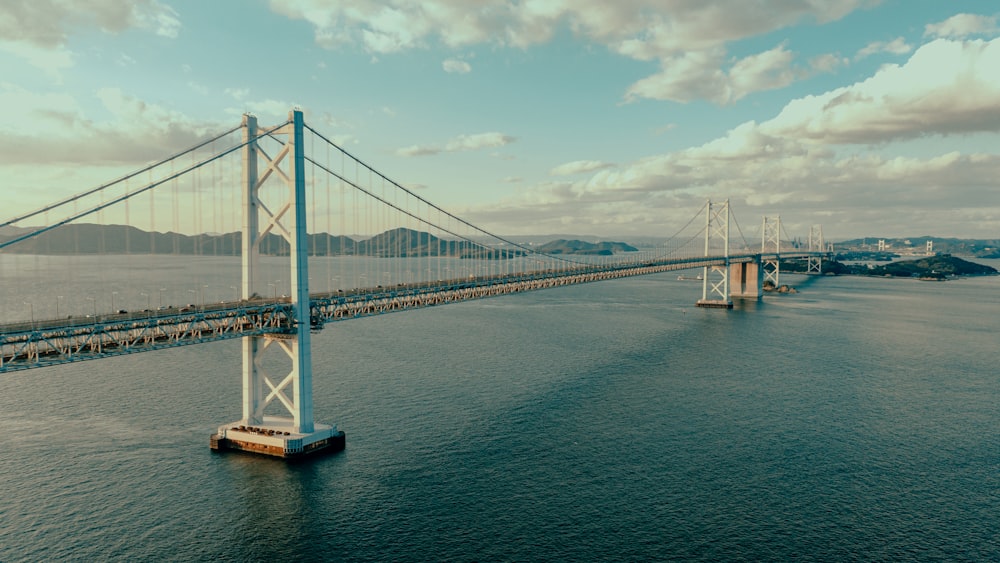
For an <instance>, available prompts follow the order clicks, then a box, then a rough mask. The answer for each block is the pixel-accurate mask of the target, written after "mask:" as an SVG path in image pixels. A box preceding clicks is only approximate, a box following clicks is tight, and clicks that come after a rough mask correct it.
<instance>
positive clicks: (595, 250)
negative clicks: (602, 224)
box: [535, 239, 638, 256]
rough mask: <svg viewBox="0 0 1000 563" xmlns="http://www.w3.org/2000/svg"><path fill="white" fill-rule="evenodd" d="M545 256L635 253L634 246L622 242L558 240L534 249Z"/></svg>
mask: <svg viewBox="0 0 1000 563" xmlns="http://www.w3.org/2000/svg"><path fill="white" fill-rule="evenodd" d="M535 250H537V251H538V252H544V253H545V254H588V255H597V256H610V255H612V254H615V253H618V252H637V251H638V249H637V248H635V247H634V246H631V245H628V244H625V243H624V242H597V243H593V242H584V241H582V240H565V239H559V240H554V241H552V242H547V243H545V244H543V245H541V246H538V247H536V248H535Z"/></svg>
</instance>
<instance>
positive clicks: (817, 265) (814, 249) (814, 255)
mask: <svg viewBox="0 0 1000 563" xmlns="http://www.w3.org/2000/svg"><path fill="white" fill-rule="evenodd" d="M882 242H883V241H879V246H880V247H881V246H882V244H881V243H882ZM879 250H881V248H879ZM825 251H826V248H825V243H824V242H823V226H822V225H813V226H812V227H810V228H809V253H810V254H809V257H808V258H807V259H806V260H807V262H806V273H807V274H816V275H819V274H822V273H823V256H822V254H819V253H821V252H825Z"/></svg>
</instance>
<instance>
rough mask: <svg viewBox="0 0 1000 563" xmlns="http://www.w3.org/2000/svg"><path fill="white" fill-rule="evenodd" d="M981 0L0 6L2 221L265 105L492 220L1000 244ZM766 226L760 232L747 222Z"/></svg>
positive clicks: (262, 112)
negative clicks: (715, 216) (720, 204)
mask: <svg viewBox="0 0 1000 563" xmlns="http://www.w3.org/2000/svg"><path fill="white" fill-rule="evenodd" d="M998 9H1000V8H998V6H997V5H996V4H994V3H993V2H984V1H981V0H980V1H975V0H949V1H947V2H942V1H939V0H881V1H878V0H716V1H711V0H617V1H615V2H609V1H606V0H519V1H510V0H479V1H472V0H419V1H417V0H386V1H381V2H377V1H370V0H348V1H335V0H211V1H206V0H131V1H124V0H0V190H2V193H3V195H4V208H5V209H4V211H5V213H3V217H0V218H6V217H8V216H13V215H15V214H17V213H20V212H23V211H29V210H31V209H35V208H37V207H40V206H42V205H44V204H46V203H49V202H51V201H54V200H57V199H60V198H63V197H66V196H68V195H71V194H74V193H77V192H80V191H83V190H85V189H88V188H92V187H94V186H96V185H99V184H101V183H103V182H104V181H107V180H110V179H112V178H115V177H117V176H119V175H121V174H122V173H124V172H125V171H128V170H133V169H136V168H139V167H141V166H142V165H144V164H146V163H148V162H151V161H154V160H159V159H160V158H163V157H166V156H168V155H170V154H173V153H175V152H178V151H179V150H181V149H184V148H186V147H188V146H191V145H193V144H195V143H196V142H197V141H198V140H199V139H202V138H204V137H205V136H206V135H209V134H210V133H213V132H221V131H224V130H227V129H229V128H231V127H234V126H236V125H238V124H239V122H240V116H241V115H242V114H243V113H245V112H252V113H254V114H256V115H257V116H258V119H259V120H260V122H261V123H262V124H266V123H278V122H281V121H284V119H285V118H286V117H287V115H288V111H289V110H290V109H291V108H293V107H297V108H301V109H302V110H303V111H304V113H305V117H306V121H307V122H308V123H309V124H311V125H312V126H313V127H314V128H316V129H317V130H319V131H321V132H323V133H324V135H326V136H328V137H330V138H331V139H333V140H335V141H336V142H338V143H339V144H341V145H342V146H344V148H346V149H347V150H349V151H351V152H352V153H353V154H355V155H356V156H358V157H359V158H361V159H362V160H364V161H366V162H368V163H370V164H372V165H373V166H374V167H375V168H377V169H378V170H379V171H381V172H382V173H384V174H385V175H387V176H388V177H390V178H392V179H393V180H395V181H397V182H399V183H400V184H402V185H405V186H407V187H408V188H411V189H413V190H414V191H416V192H417V193H419V194H420V195H421V196H422V197H424V198H426V199H428V200H430V201H431V202H433V203H435V204H437V205H439V206H441V207H443V208H445V209H448V210H449V211H451V212H454V213H455V214H457V215H459V216H461V217H463V218H464V219H467V220H469V221H470V222H472V223H474V224H477V225H479V226H482V227H484V228H486V229H487V230H490V231H492V232H496V233H502V234H506V235H529V234H555V233H572V234H577V235H587V236H595V237H607V238H615V237H617V238H627V237H629V236H653V237H655V236H669V235H670V234H672V233H673V232H675V231H676V230H677V228H679V227H680V226H681V224H682V223H683V222H686V221H687V220H688V219H690V218H691V217H692V216H693V215H694V213H695V212H697V210H698V208H699V207H700V206H702V205H703V204H704V202H705V201H706V200H713V201H721V200H725V199H728V200H729V201H730V204H731V208H732V212H733V214H734V216H735V217H736V218H737V220H738V221H739V222H740V223H741V224H742V225H759V224H760V223H761V217H762V216H780V217H781V224H782V228H783V230H784V231H785V232H786V233H788V234H790V235H791V236H793V237H794V236H802V237H804V236H806V235H808V232H809V229H810V226H812V225H822V228H823V232H824V235H825V238H826V239H827V240H831V241H834V240H845V239H850V238H856V237H907V236H913V237H915V236H922V235H932V236H944V237H963V238H1000V142H998V141H1000V19H998V17H1000V12H998ZM748 230H752V229H750V228H748Z"/></svg>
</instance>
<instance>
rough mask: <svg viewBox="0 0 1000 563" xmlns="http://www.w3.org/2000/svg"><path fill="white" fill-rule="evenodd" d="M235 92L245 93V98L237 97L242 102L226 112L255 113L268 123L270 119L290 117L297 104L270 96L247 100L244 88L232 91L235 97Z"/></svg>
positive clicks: (278, 119) (231, 113)
mask: <svg viewBox="0 0 1000 563" xmlns="http://www.w3.org/2000/svg"><path fill="white" fill-rule="evenodd" d="M235 94H241V95H244V99H237V101H238V102H240V104H242V105H241V106H240V107H239V108H228V109H226V113H228V114H229V115H243V114H244V113H248V112H249V113H253V114H254V115H256V116H257V117H259V118H261V120H262V123H267V122H270V121H276V122H278V121H283V120H285V119H287V118H288V112H289V110H291V109H292V108H294V107H295V106H296V104H294V103H290V102H286V101H282V100H275V99H271V98H268V99H266V100H246V99H245V93H244V91H243V90H236V91H234V92H233V93H230V95H232V96H233V97H234V98H235V97H236V96H235Z"/></svg>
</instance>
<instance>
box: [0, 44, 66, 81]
mask: <svg viewBox="0 0 1000 563" xmlns="http://www.w3.org/2000/svg"><path fill="white" fill-rule="evenodd" d="M0 52H3V53H9V54H11V55H13V56H15V57H18V58H20V59H21V60H23V61H25V62H26V63H28V64H29V65H31V66H33V67H35V68H37V69H39V70H41V71H42V72H44V73H45V74H46V75H47V76H48V77H49V78H50V79H51V80H52V81H53V82H55V83H57V84H61V83H62V71H63V70H65V69H68V68H71V67H72V66H73V53H71V52H70V51H69V49H66V48H65V47H62V46H56V47H51V48H48V47H39V46H37V45H35V44H33V43H27V42H13V41H4V40H2V39H0Z"/></svg>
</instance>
